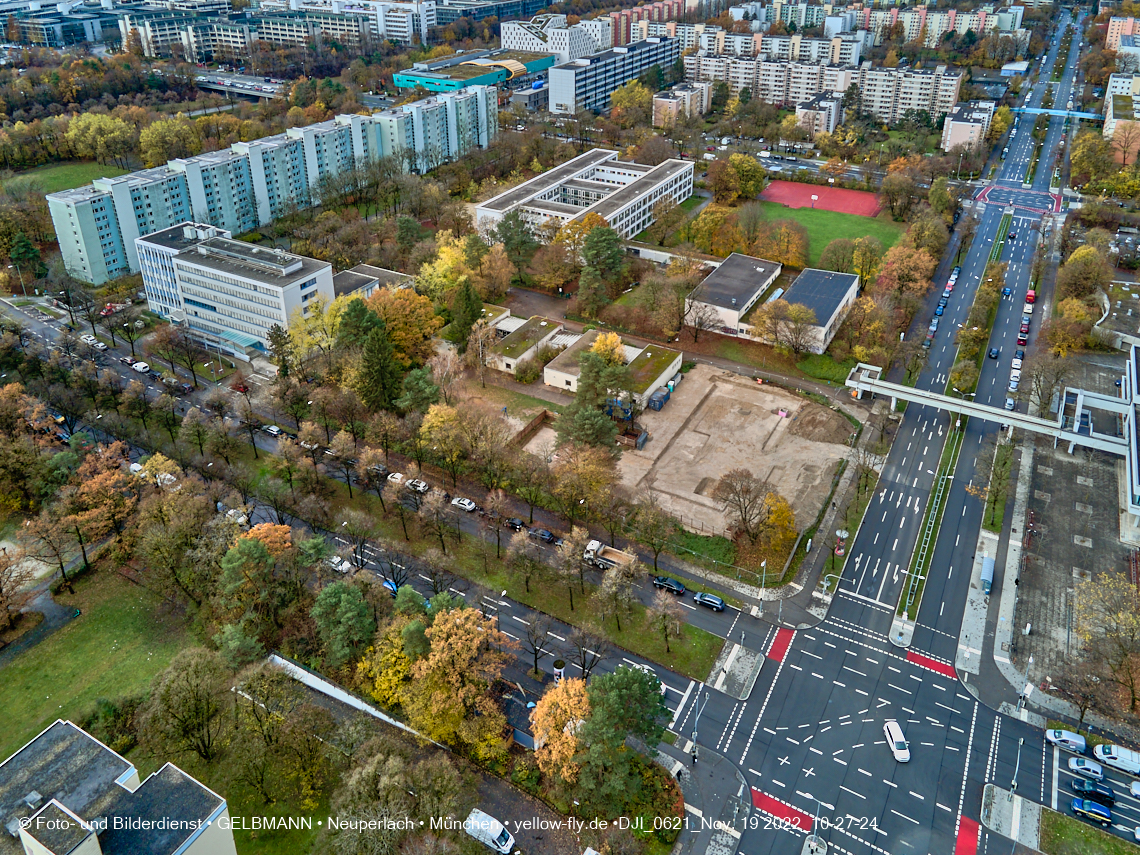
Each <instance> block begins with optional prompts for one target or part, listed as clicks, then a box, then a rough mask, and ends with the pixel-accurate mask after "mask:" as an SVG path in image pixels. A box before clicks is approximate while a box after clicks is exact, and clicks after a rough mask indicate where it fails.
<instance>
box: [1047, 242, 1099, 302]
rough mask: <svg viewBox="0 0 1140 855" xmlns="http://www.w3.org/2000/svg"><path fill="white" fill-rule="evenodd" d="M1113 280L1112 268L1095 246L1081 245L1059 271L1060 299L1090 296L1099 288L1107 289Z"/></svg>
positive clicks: (1058, 288)
mask: <svg viewBox="0 0 1140 855" xmlns="http://www.w3.org/2000/svg"><path fill="white" fill-rule="evenodd" d="M1111 281H1112V269H1111V268H1110V267H1109V265H1108V262H1106V261H1105V260H1104V256H1102V255H1101V254H1100V253H1099V252H1098V251H1097V250H1096V248H1095V247H1092V246H1088V245H1087V244H1086V245H1085V246H1079V247H1077V248H1076V249H1075V250H1074V251H1073V254H1072V255H1070V256H1069V260H1068V261H1066V262H1065V263H1064V264H1063V265H1061V269H1060V270H1058V271H1057V298H1058V301H1060V300H1064V299H1066V298H1069V297H1080V298H1084V297H1088V296H1089V295H1091V294H1094V293H1096V292H1097V291H1098V290H1107V288H1108V285H1109V283H1110V282H1111Z"/></svg>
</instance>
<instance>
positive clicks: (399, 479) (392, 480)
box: [388, 472, 404, 487]
mask: <svg viewBox="0 0 1140 855" xmlns="http://www.w3.org/2000/svg"><path fill="white" fill-rule="evenodd" d="M388 483H389V484H395V485H396V486H397V487H398V486H400V484H402V483H404V476H403V474H402V473H400V472H392V473H390V474H389V475H388Z"/></svg>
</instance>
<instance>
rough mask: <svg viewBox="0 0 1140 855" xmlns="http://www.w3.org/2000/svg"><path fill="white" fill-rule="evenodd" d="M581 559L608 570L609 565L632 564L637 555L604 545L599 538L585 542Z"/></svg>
mask: <svg viewBox="0 0 1140 855" xmlns="http://www.w3.org/2000/svg"><path fill="white" fill-rule="evenodd" d="M582 560H583V561H584V562H585V563H587V564H590V565H592V566H594V567H597V568H599V569H601V570H609V569H610V568H611V567H617V566H619V565H625V564H632V563H633V562H634V561H636V560H637V556H636V555H630V554H629V553H628V552H622V551H621V550H620V549H614V548H613V547H612V546H606V545H605V544H604V543H602V542H601V541H600V540H591V541H590V542H589V543H587V544H586V551H585V552H583V553H582Z"/></svg>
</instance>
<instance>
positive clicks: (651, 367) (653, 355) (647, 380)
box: [629, 344, 681, 395]
mask: <svg viewBox="0 0 1140 855" xmlns="http://www.w3.org/2000/svg"><path fill="white" fill-rule="evenodd" d="M680 356H681V352H680V351H679V350H670V349H669V348H667V347H659V346H658V345H655V344H651V345H649V346H648V347H646V348H645V349H644V350H643V351H641V353H639V354H638V355H637V356H636V357H634V359H633V361H632V362H630V363H629V376H630V378H631V380H632V382H631V383H630V386H631V388H630V390H629V391H631V392H634V393H635V394H638V395H642V394H644V393H645V390H646V389H648V388H649V386H650V385H651V384H652V383H654V382H656V380H657V378H659V377H660V376H661V372H662V371H664V370H665V369H667V368H668V367H669V366H670V365H672V364H673V363H674V362H676V361H677V360H678V359H679V358H680Z"/></svg>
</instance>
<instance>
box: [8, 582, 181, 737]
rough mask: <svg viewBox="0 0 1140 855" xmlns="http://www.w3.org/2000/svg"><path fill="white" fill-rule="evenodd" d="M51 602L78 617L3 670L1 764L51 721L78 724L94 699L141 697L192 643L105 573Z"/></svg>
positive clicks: (175, 623) (139, 594)
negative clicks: (77, 612)
mask: <svg viewBox="0 0 1140 855" xmlns="http://www.w3.org/2000/svg"><path fill="white" fill-rule="evenodd" d="M57 599H58V600H59V602H60V603H62V604H63V605H64V606H66V607H68V608H79V609H81V610H82V614H81V615H80V616H79V617H78V618H76V619H75V620H74V621H72V622H71V623H69V624H68V625H67V626H65V627H63V629H61V630H59V631H58V632H56V633H55V634H54V635H52V636H50V637H48V638H47V639H45V640H43V641H41V642H40V643H39V644H37V645H36V646H35V647H32V648H30V649H28V650H26V651H25V652H23V653H21V654H20V655H19V656H17V657H16V658H15V659H14V660H13V661H12V662H10V663H9V664H8V665H6V666H5V667H4V687H5V691H4V718H5V721H7V722H8V724H6V725H5V726H4V736H3V738H2V739H0V755H3V756H5V757H7V756H8V755H10V754H11V753H12V752H13V751H15V750H16V749H17V748H19V747H20V746H21V745H23V744H24V743H25V742H27V741H28V740H29V739H31V738H32V737H33V736H35V735H36V734H37V733H39V732H40V731H41V730H43V729H44V728H45V727H47V726H48V725H49V724H51V723H52V722H53V721H55V720H56V719H57V718H70V719H78V718H81V717H82V716H83V715H84V714H85V713H86V712H87V710H88V709H89V708H90V707H91V706H92V705H93V704H94V702H95V700H96V699H98V698H103V697H106V698H113V697H119V696H122V695H127V694H132V693H140V692H143V691H145V690H146V689H147V687H148V686H149V685H150V682H151V679H152V678H153V677H154V675H155V674H157V673H158V672H159V671H161V670H162V669H163V668H165V667H166V666H167V665H168V664H169V663H170V660H171V659H173V658H174V655H175V654H176V653H178V652H179V651H180V650H181V649H182V648H184V647H187V646H190V645H191V644H192V643H193V642H192V640H191V639H190V638H189V636H188V635H187V633H186V630H185V629H184V627H183V625H182V621H181V620H180V619H178V618H175V617H170V616H166V615H159V614H157V613H156V609H157V606H158V602H159V601H158V598H157V597H156V596H154V595H153V594H151V593H150V592H148V591H146V590H144V589H142V588H138V587H136V586H134V585H132V584H131V583H130V582H128V581H127V580H126V579H124V578H123V577H121V576H119V575H118V574H116V573H114V572H112V571H111V570H108V569H103V570H100V571H97V572H95V573H92V574H89V575H87V576H84V577H83V578H81V579H80V580H79V581H77V582H76V583H75V594H74V595H71V594H67V593H62V594H60V595H58V597H57Z"/></svg>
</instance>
